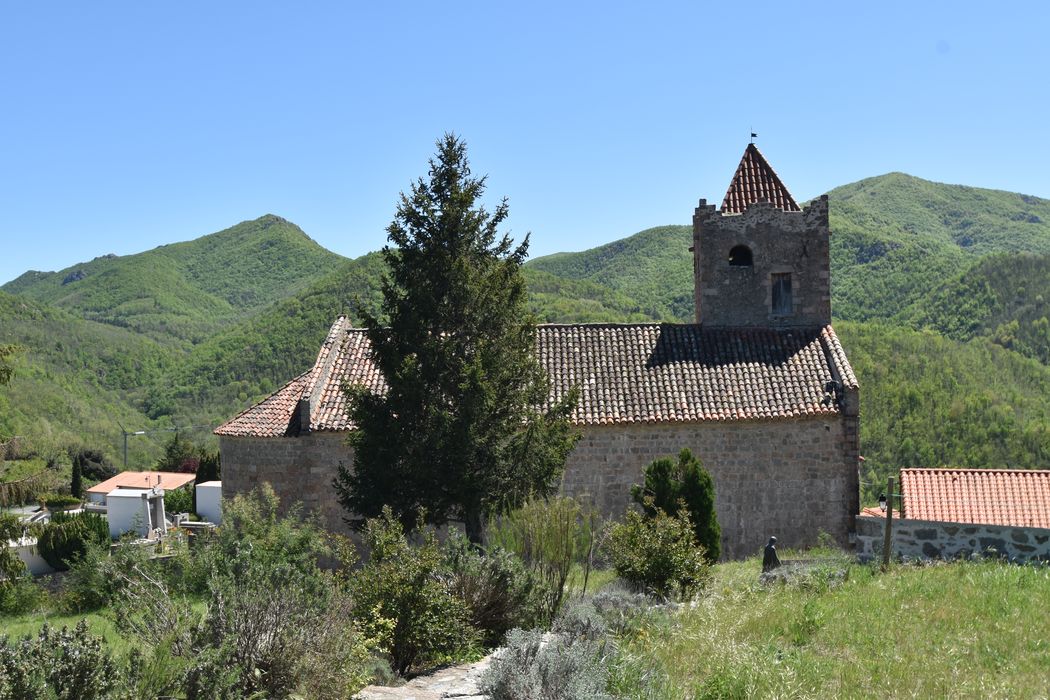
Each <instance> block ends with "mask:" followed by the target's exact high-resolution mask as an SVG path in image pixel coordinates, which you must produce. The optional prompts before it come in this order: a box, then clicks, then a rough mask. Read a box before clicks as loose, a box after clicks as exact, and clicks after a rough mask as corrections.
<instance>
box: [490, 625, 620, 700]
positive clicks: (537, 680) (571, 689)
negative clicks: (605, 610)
mask: <svg viewBox="0 0 1050 700" xmlns="http://www.w3.org/2000/svg"><path fill="white" fill-rule="evenodd" d="M607 661H608V659H607V657H606V656H605V646H604V644H602V643H600V642H595V641H589V640H586V639H577V640H567V639H565V638H564V637H561V636H559V635H553V636H551V637H550V638H549V639H547V640H545V639H544V634H543V632H541V631H540V630H529V631H525V630H517V629H516V630H512V631H511V632H510V633H509V634H508V635H507V645H506V647H504V649H503V650H502V651H501V652H500V653H499V654H498V655H497V656H495V657H493V659H492V664H491V665H490V666H489V668H488V670H487V671H486V672H485V674H484V675H483V676H482V678H481V683H480V685H481V689H482V691H483V692H485V693H487V694H488V695H489V696H491V698H492V700H521V699H522V698H540V699H543V700H592V699H593V700H598V699H604V698H608V697H609V696H608V695H607V694H606V692H605V686H606V683H607V681H608V670H607V668H606V662H607Z"/></svg>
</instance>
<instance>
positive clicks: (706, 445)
mask: <svg viewBox="0 0 1050 700" xmlns="http://www.w3.org/2000/svg"><path fill="white" fill-rule="evenodd" d="M581 433H582V438H581V439H580V442H579V443H578V444H577V447H576V449H575V450H574V451H573V453H572V454H571V455H570V457H569V460H568V463H567V465H566V472H565V477H564V482H563V489H562V490H563V491H564V492H566V493H568V494H570V495H573V496H575V497H578V498H586V499H587V500H590V501H591V502H593V503H595V504H597V505H598V506H599V507H600V508H601V510H602V512H603V513H604V514H605V515H607V516H613V517H619V516H621V515H623V513H624V511H625V510H626V509H627V508H628V507H629V504H630V487H631V485H632V484H634V483H639V482H640V481H641V474H642V470H643V469H644V468H645V466H646V465H647V464H649V462H651V461H652V460H654V459H656V458H658V457H663V456H668V455H677V453H678V452H679V450H681V449H682V448H683V447H688V448H689V449H691V450H692V451H693V453H694V454H695V455H697V456H699V457H700V459H701V460H702V461H703V463H704V466H705V467H706V468H707V469H708V470H709V471H710V472H711V474H712V476H713V477H714V481H715V490H716V507H717V509H718V518H719V522H720V523H721V526H722V539H723V545H722V546H723V552H724V554H725V556H726V557H729V558H739V557H744V556H748V555H751V554H754V553H756V552H757V551H759V549H760V548H761V547H762V546H763V545H764V544H765V542H766V539H767V538H768V537H769V536H770V535H776V536H777V537H778V538H779V539H780V544H781V546H782V547H803V546H807V545H812V544H815V543H816V540H817V536H818V534H819V533H820V532H821V531H824V532H827V533H828V534H830V535H832V536H833V537H835V539H836V540H838V541H839V542H840V543H841V544H843V545H844V546H845V545H846V542H847V538H848V533H849V532H850V531H851V530H852V528H853V515H852V514H855V513H856V512H857V510H858V508H857V461H856V457H857V452H856V450H857V448H856V418H850V417H843V416H841V415H839V416H831V417H826V418H800V419H795V420H781V421H723V422H711V423H691V424H639V425H611V426H587V427H584V428H583V429H582V430H581ZM344 440H345V434H342V433H313V434H310V435H306V436H302V437H289V438H248V437H229V436H222V437H221V438H220V441H219V444H220V449H221V453H222V484H223V495H224V496H225V497H230V496H231V495H233V494H236V493H244V492H247V491H250V490H251V489H252V488H254V487H255V486H256V485H258V484H260V483H262V482H269V483H270V484H272V485H273V487H274V489H275V490H276V492H277V493H278V495H280V496H281V499H282V501H283V502H284V504H285V505H290V504H291V503H292V502H295V501H298V502H302V504H303V506H304V507H305V509H306V510H307V511H312V512H316V513H318V514H319V516H320V517H321V520H322V522H323V523H324V524H325V525H326V527H328V528H329V529H331V530H333V531H337V532H344V533H345V532H347V531H348V530H347V528H346V526H345V525H344V524H343V520H342V518H343V515H344V513H343V510H342V508H341V506H340V505H339V503H338V501H337V500H336V497H335V491H334V489H333V487H332V482H333V480H334V479H335V477H336V474H337V472H338V467H339V464H340V463H344V464H350V463H352V462H353V452H352V450H350V449H349V448H348V447H346V445H345V444H344Z"/></svg>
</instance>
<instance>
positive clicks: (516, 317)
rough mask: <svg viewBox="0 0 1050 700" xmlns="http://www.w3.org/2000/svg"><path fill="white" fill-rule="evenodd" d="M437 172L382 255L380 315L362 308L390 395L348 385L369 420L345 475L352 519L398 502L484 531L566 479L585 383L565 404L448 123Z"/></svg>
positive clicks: (512, 255) (404, 508)
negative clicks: (573, 422)
mask: <svg viewBox="0 0 1050 700" xmlns="http://www.w3.org/2000/svg"><path fill="white" fill-rule="evenodd" d="M437 147H438V150H437V154H436V155H435V156H434V158H432V159H431V160H430V172H429V177H428V178H426V179H423V178H420V179H419V180H418V181H417V182H416V183H414V184H413V185H412V187H411V191H410V192H409V193H408V194H405V193H402V194H401V198H400V203H399V204H398V207H397V213H396V214H395V217H394V221H393V223H391V224H390V226H389V227H388V228H387V232H388V234H389V241H390V244H389V245H387V246H385V247H384V248H383V251H382V256H383V259H384V261H385V262H386V264H387V267H388V272H387V274H386V275H385V277H384V280H383V283H382V296H383V302H382V306H381V314H382V317H383V320H382V321H381V320H380V317H379V316H375V315H372V314H369V313H367V312H363V311H362V312H360V315H361V316H362V318H363V324H364V327H365V328H366V329H367V333H368V338H369V340H370V341H371V345H372V358H373V360H374V362H375V364H376V366H377V367H378V369H379V370H380V371H381V373H382V375H383V376H384V377H385V379H386V381H387V384H388V386H389V390H388V391H387V393H386V394H383V395H377V394H371V393H367V392H365V391H364V390H362V389H360V388H357V389H353V388H348V389H347V391H348V403H349V406H350V416H351V418H352V419H353V421H354V424H355V425H356V426H357V430H355V431H354V432H353V433H351V436H350V438H349V444H350V445H351V446H352V447H353V449H354V465H353V467H352V468H349V467H346V466H343V467H342V468H341V469H340V473H339V476H338V478H337V479H336V489H337V491H338V495H339V500H340V502H341V503H342V505H343V506H344V507H345V508H346V509H347V510H348V511H350V513H351V514H352V515H351V516H350V517H349V518H348V521H350V522H352V523H355V524H359V523H360V522H361V520H360V519H361V518H365V517H374V516H377V515H379V513H380V512H381V510H382V507H383V506H384V505H389V506H390V507H391V509H392V511H393V512H394V513H395V515H396V516H397V517H398V518H399V519H400V520H401V522H402V523H403V524H404V525H405V526H406V527H411V526H413V525H414V524H415V522H416V518H417V515H418V514H420V513H425V520H426V522H428V523H430V524H435V525H441V524H444V523H446V522H449V521H457V522H462V523H464V525H465V529H466V532H467V536H468V537H469V538H470V540H471V541H472V542H475V543H478V542H480V541H481V536H482V528H483V525H484V521H485V518H486V517H487V516H488V515H490V514H492V513H493V512H497V511H500V510H503V509H505V508H510V507H513V506H516V505H518V504H520V503H521V502H522V501H523V500H524V499H525V498H526V497H527V496H529V495H530V494H536V495H546V494H549V493H552V492H553V491H554V490H555V489H556V488H557V486H558V481H559V479H560V476H561V471H562V469H563V468H564V464H565V459H566V457H567V456H568V453H569V451H570V450H571V449H572V447H573V445H574V443H575V439H576V436H575V434H574V433H573V431H572V429H571V426H570V424H569V421H568V416H569V413H570V411H571V409H572V406H573V405H574V403H575V394H572V395H570V396H567V397H565V399H564V400H562V401H561V402H559V403H558V404H556V405H554V406H553V407H552V408H549V409H544V408H542V407H543V406H545V405H546V403H547V392H548V383H547V379H546V375H545V373H544V372H543V370H542V368H541V367H540V366H539V363H538V362H537V361H536V357H535V349H534V343H535V319H534V317H533V316H532V315H531V314H530V313H529V311H528V309H527V307H526V301H527V300H526V289H525V280H524V277H523V275H522V272H521V265H522V263H523V262H524V261H525V258H526V253H527V250H528V236H526V237H525V240H524V241H523V242H522V243H521V244H520V245H517V246H515V245H514V243H513V241H512V240H511V239H510V237H509V236H508V235H507V234H505V233H500V231H499V227H500V225H501V224H502V223H503V222H504V220H505V219H506V217H507V214H508V208H507V202H506V200H505V199H504V200H503V201H501V202H500V203H499V205H498V206H497V207H496V208H495V210H493V211H492V212H488V211H486V210H485V208H484V207H482V206H481V205H480V203H479V200H480V198H481V196H482V193H483V192H484V190H485V178H483V177H481V178H476V177H472V176H471V171H470V166H469V162H468V160H467V155H466V146H465V144H464V143H463V141H462V140H460V139H459V138H457V137H456V136H454V135H451V134H447V135H445V137H444V138H442V139H441V140H439V141H438V144H437Z"/></svg>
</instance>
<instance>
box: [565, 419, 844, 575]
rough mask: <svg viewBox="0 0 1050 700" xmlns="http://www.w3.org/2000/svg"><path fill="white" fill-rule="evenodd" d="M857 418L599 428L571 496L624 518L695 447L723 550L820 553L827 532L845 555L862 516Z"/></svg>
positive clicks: (579, 452)
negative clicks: (635, 496) (647, 475)
mask: <svg viewBox="0 0 1050 700" xmlns="http://www.w3.org/2000/svg"><path fill="white" fill-rule="evenodd" d="M855 422H856V419H855V418H854V419H850V418H844V417H842V416H833V417H830V418H804V419H796V420H782V421H721V422H710V423H692V424H674V423H670V424H668V423H663V424H651V425H647V424H641V425H627V426H623V425H616V426H594V427H589V428H587V429H585V430H584V431H582V432H583V437H582V438H581V440H580V442H579V443H578V444H577V446H576V450H575V451H574V452H573V454H572V455H571V456H570V457H569V461H568V464H567V467H566V473H565V480H564V486H563V490H564V491H565V492H567V493H569V494H571V495H573V496H576V497H579V498H584V497H587V498H589V499H590V500H592V502H594V503H597V504H599V505H600V507H601V509H602V511H603V512H604V513H606V514H611V515H616V516H618V515H621V514H623V512H624V511H625V510H626V508H628V507H629V504H630V502H631V497H630V488H631V485H632V484H635V483H640V482H641V474H642V471H643V470H644V469H645V467H646V465H648V464H649V463H650V462H651V461H653V460H654V459H656V458H658V457H664V456H673V455H677V454H678V452H679V451H680V450H681V449H682V448H683V447H688V448H689V449H690V450H691V451H692V452H693V454H694V455H696V456H698V457H699V458H700V460H701V461H702V462H703V464H704V467H705V468H706V469H707V470H708V471H709V472H711V476H712V477H713V479H714V482H715V507H716V509H717V511H718V521H719V523H720V525H721V526H722V550H723V552H724V555H725V556H726V557H729V558H742V557H746V556H749V555H751V554H755V553H756V552H758V551H759V550H760V549H761V548H762V546H764V545H765V543H766V540H767V539H768V538H769V536H770V535H776V536H777V538H778V539H779V541H780V542H779V545H780V546H781V547H804V546H808V545H813V544H816V541H817V536H818V535H819V534H820V532H821V531H823V532H827V533H828V534H830V535H832V536H833V537H834V538H835V539H836V540H837V541H838V542H839V543H840V544H842V545H843V546H846V545H847V543H848V533H849V532H850V531H851V530H852V528H853V517H852V515H851V514H854V513H856V512H857V460H856V446H855V445H856V443H855Z"/></svg>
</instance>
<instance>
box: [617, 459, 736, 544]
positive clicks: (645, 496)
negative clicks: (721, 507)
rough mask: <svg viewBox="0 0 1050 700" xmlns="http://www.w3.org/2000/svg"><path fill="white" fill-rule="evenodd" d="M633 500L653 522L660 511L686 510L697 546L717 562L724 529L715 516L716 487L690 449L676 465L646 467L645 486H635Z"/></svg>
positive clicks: (663, 461)
mask: <svg viewBox="0 0 1050 700" xmlns="http://www.w3.org/2000/svg"><path fill="white" fill-rule="evenodd" d="M631 496H632V497H633V498H634V500H635V502H636V503H638V504H639V505H640V506H641V507H642V510H643V511H645V514H646V515H647V516H649V517H650V518H651V517H653V516H655V515H656V512H657V511H658V510H662V511H663V512H665V513H667V514H668V515H678V514H679V513H680V512H681V510H682V508H683V507H684V508H685V510H686V512H687V513H688V514H689V521H690V522H691V523H692V524H693V532H694V534H695V536H696V541H697V544H699V545H700V546H702V547H703V548H704V551H705V552H706V556H707V558H708V561H711V562H716V561H718V557H719V556H721V554H722V528H721V527H720V526H719V525H718V514H717V513H716V512H715V484H714V481H713V480H712V479H711V474H710V473H709V472H708V471H707V470H706V469H704V467H703V465H702V464H701V463H700V460H699V459H697V458H696V457H694V456H693V453H692V452H690V451H689V450H688V449H683V450H682V451H681V452H679V453H678V461H677V462H675V461H674V460H673V459H671V458H670V457H664V458H662V459H657V460H655V461H654V462H653V463H652V464H650V465H649V466H648V467H646V468H645V484H644V485H643V486H639V485H638V484H635V485H634V486H632V487H631Z"/></svg>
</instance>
